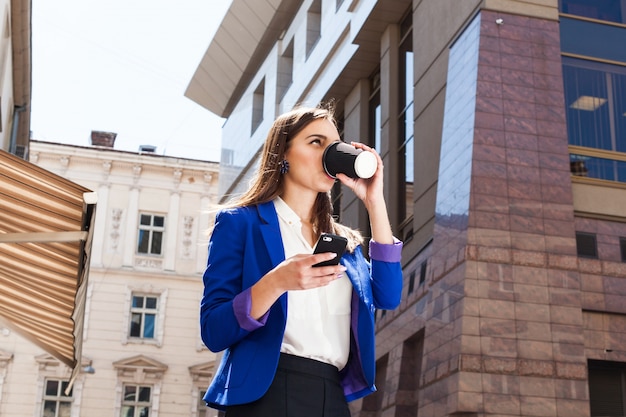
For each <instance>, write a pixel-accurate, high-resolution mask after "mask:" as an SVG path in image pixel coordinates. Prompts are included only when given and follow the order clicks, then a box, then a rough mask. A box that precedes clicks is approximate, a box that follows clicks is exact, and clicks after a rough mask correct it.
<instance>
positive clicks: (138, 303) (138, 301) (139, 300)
mask: <svg viewBox="0 0 626 417" xmlns="http://www.w3.org/2000/svg"><path fill="white" fill-rule="evenodd" d="M133 307H136V308H142V307H143V297H137V296H134V297H133Z"/></svg>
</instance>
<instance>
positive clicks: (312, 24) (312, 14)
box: [306, 0, 322, 58]
mask: <svg viewBox="0 0 626 417" xmlns="http://www.w3.org/2000/svg"><path fill="white" fill-rule="evenodd" d="M321 36H322V0H313V3H312V4H311V7H309V10H308V12H307V16H306V57H307V58H308V57H309V55H311V52H312V51H313V48H315V45H317V41H319V40H320V37H321Z"/></svg>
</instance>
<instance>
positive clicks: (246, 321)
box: [233, 288, 270, 332]
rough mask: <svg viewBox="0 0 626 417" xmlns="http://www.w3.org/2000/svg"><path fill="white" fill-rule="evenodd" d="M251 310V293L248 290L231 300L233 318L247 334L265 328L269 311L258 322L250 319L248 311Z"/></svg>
mask: <svg viewBox="0 0 626 417" xmlns="http://www.w3.org/2000/svg"><path fill="white" fill-rule="evenodd" d="M251 308H252V291H251V289H250V288H248V289H245V290H244V291H243V292H241V293H239V294H237V295H236V296H235V298H233V310H234V312H235V318H236V319H237V322H238V323H239V325H240V326H241V328H242V329H244V330H247V331H249V332H251V331H253V330H256V329H258V328H259V327H263V326H265V322H266V321H267V316H269V314H270V312H269V310H268V311H267V312H266V313H265V314H263V315H262V316H261V317H259V319H258V320H256V319H254V318H252V317H250V309H251Z"/></svg>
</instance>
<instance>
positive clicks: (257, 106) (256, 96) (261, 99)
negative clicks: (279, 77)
mask: <svg viewBox="0 0 626 417" xmlns="http://www.w3.org/2000/svg"><path fill="white" fill-rule="evenodd" d="M264 104H265V78H263V79H262V80H261V82H260V83H259V85H258V86H257V88H256V89H255V90H254V93H253V94H252V133H254V132H255V131H256V130H257V128H258V127H259V126H260V125H261V123H263V111H264V110H263V109H264Z"/></svg>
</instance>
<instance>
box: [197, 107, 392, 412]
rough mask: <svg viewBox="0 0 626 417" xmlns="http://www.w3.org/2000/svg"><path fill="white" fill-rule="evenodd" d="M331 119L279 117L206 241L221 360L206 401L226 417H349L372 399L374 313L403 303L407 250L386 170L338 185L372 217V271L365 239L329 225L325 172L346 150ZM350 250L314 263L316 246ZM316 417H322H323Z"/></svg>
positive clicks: (296, 113)
mask: <svg viewBox="0 0 626 417" xmlns="http://www.w3.org/2000/svg"><path fill="white" fill-rule="evenodd" d="M339 139H340V138H339V133H338V131H337V127H336V123H335V120H334V117H333V115H332V112H331V111H330V110H329V109H324V108H304V107H303V108H296V109H295V110H293V111H290V112H288V113H286V114H283V115H281V116H279V117H278V118H277V119H276V120H275V122H274V124H273V126H272V128H271V129H270V132H269V134H268V136H267V139H266V141H265V144H264V148H263V154H262V158H261V163H260V165H259V168H258V171H257V174H256V177H255V178H254V179H253V181H252V182H251V186H250V188H249V190H248V191H247V192H245V193H244V194H243V195H242V196H241V197H240V198H239V199H238V200H237V201H236V202H234V203H232V204H231V205H229V207H227V208H225V209H223V210H221V211H220V212H219V213H218V214H217V216H216V219H215V226H214V229H213V232H212V235H211V238H210V241H209V259H208V264H207V269H206V271H205V273H204V278H203V279H204V295H203V298H202V303H201V311H200V324H201V332H202V339H203V341H204V343H205V344H206V345H207V347H208V348H209V349H210V350H212V351H214V352H220V351H224V354H223V356H222V360H221V364H220V366H219V369H218V370H217V372H216V375H215V377H214V378H213V381H212V383H211V386H210V387H209V389H208V391H207V393H206V396H205V397H204V399H205V401H206V402H207V404H208V405H209V406H211V407H214V408H217V409H222V410H226V416H227V417H238V416H246V417H265V416H268V417H269V416H271V417H281V416H282V417H287V416H289V417H291V416H313V415H315V416H318V415H319V416H325V417H349V416H350V412H349V409H348V405H347V402H348V401H351V400H354V399H357V398H360V397H363V396H364V395H367V394H369V393H371V392H373V391H374V390H375V387H374V372H375V359H376V358H375V353H374V347H375V341H374V317H373V314H374V311H375V309H376V308H379V309H393V308H396V307H397V306H398V304H399V303H400V295H401V291H402V272H401V266H400V254H401V251H402V243H401V242H399V241H398V240H397V239H395V238H394V237H393V235H392V231H391V227H390V225H389V219H388V215H387V208H386V204H385V201H384V199H383V163H382V160H381V158H380V157H379V156H378V154H376V152H375V151H374V150H373V149H371V148H369V147H367V146H365V145H363V144H360V143H355V144H353V145H354V146H355V147H357V148H360V149H363V150H364V151H367V152H372V153H374V154H375V155H376V158H377V161H378V167H377V170H376V173H375V174H374V176H373V177H372V178H370V179H368V180H364V179H352V178H349V177H347V176H345V175H344V174H338V175H337V179H338V180H339V181H341V183H342V184H343V185H344V186H346V187H348V188H350V189H351V190H353V191H354V193H355V194H356V196H357V197H358V198H359V199H361V200H362V201H363V203H364V204H365V207H366V208H367V211H368V213H369V217H370V223H371V232H372V236H371V238H372V239H371V242H370V247H369V251H370V259H371V262H368V261H367V260H366V259H365V257H364V256H363V254H362V251H361V247H360V244H361V243H362V238H361V236H360V234H359V233H358V232H357V231H355V230H352V229H350V228H348V227H346V226H343V225H341V224H339V223H337V222H335V221H334V220H333V218H332V206H331V202H330V189H331V188H332V186H333V183H334V181H335V180H334V179H333V178H331V177H330V176H328V175H327V174H326V172H325V171H324V168H323V165H322V155H323V153H324V149H325V148H326V147H328V146H329V145H330V144H331V143H333V142H335V141H338V140H339ZM323 232H329V233H333V234H338V235H341V236H344V237H346V238H347V239H348V248H347V250H346V252H345V253H344V254H343V256H342V257H341V262H340V264H339V265H335V266H323V267H313V265H314V264H316V263H318V262H322V261H327V260H329V259H332V258H333V257H334V254H331V253H320V254H312V252H313V246H314V245H315V242H316V240H317V239H318V237H319V235H320V234H321V233H323ZM317 409H319V410H317Z"/></svg>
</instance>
